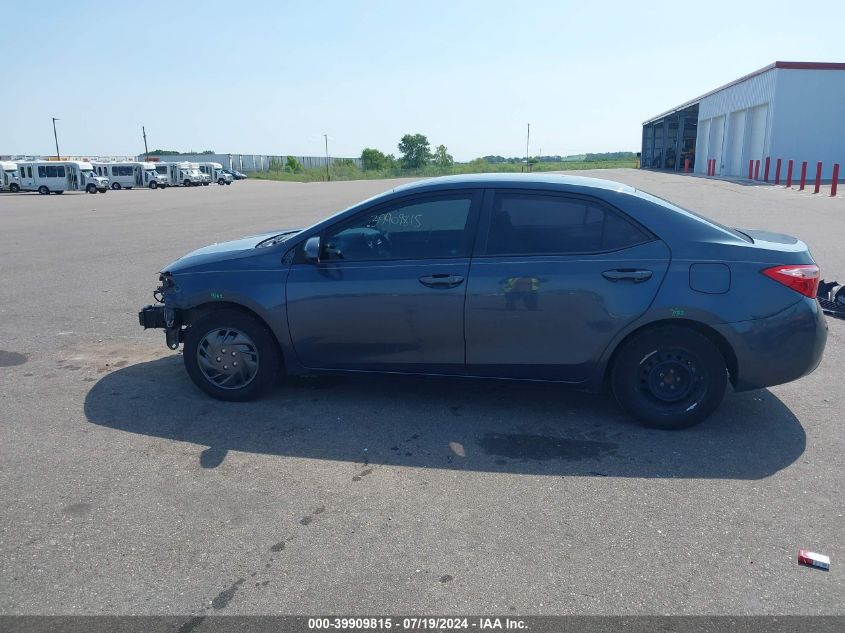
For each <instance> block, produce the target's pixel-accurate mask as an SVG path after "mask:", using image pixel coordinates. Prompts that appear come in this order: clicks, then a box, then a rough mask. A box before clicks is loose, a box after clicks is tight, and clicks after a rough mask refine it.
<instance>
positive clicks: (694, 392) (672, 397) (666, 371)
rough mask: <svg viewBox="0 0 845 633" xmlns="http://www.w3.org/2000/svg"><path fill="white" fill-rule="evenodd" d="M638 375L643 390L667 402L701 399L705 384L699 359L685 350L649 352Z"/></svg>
mask: <svg viewBox="0 0 845 633" xmlns="http://www.w3.org/2000/svg"><path fill="white" fill-rule="evenodd" d="M637 378H638V381H639V388H640V390H641V391H643V392H644V393H646V394H647V395H648V396H649V397H650V398H651V399H653V400H654V401H656V402H658V403H660V404H665V405H672V404H677V403H680V402H684V401H690V400H698V398H699V397H700V396H701V393H702V392H703V391H704V384H705V375H704V372H703V371H702V369H701V365H700V362H699V360H698V359H697V358H696V357H695V356H694V355H692V354H690V353H688V352H687V351H685V350H658V351H656V352H653V353H651V354H649V355H648V356H647V357H646V358H644V359H643V361H642V362H641V363H640V366H639V367H638V376H637Z"/></svg>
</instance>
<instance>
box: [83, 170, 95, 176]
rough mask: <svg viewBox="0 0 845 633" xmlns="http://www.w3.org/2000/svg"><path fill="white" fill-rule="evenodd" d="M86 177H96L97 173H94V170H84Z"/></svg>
mask: <svg viewBox="0 0 845 633" xmlns="http://www.w3.org/2000/svg"><path fill="white" fill-rule="evenodd" d="M82 173H83V175H84V176H85V177H86V178H94V177H95V176H96V175H97V174H95V173H94V170H93V169H92V170H91V171H84V172H82Z"/></svg>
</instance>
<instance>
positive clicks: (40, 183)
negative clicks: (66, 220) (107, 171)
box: [17, 160, 109, 195]
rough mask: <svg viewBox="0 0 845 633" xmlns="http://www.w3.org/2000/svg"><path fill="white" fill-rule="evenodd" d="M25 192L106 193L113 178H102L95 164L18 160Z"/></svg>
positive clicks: (19, 174) (22, 188)
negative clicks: (96, 170) (95, 168)
mask: <svg viewBox="0 0 845 633" xmlns="http://www.w3.org/2000/svg"><path fill="white" fill-rule="evenodd" d="M17 164H18V178H20V183H21V190H22V191H37V192H38V193H40V194H44V195H46V194H48V193H64V192H65V191H87V192H88V193H97V192H98V191H99V192H100V193H105V192H106V191H108V189H109V179H108V178H103V177H102V176H98V175H97V173H96V172H95V171H94V166H93V165H92V164H91V163H87V162H82V161H77V160H62V161H58V160H32V161H17Z"/></svg>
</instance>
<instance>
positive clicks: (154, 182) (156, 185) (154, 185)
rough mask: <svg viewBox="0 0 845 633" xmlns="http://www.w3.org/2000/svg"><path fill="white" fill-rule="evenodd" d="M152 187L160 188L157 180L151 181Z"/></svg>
mask: <svg viewBox="0 0 845 633" xmlns="http://www.w3.org/2000/svg"><path fill="white" fill-rule="evenodd" d="M150 189H158V183H157V182H156V181H155V180H153V181H150Z"/></svg>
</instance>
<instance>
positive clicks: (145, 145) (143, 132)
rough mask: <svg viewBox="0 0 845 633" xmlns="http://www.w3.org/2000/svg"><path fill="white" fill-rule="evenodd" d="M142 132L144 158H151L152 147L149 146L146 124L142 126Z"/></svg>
mask: <svg viewBox="0 0 845 633" xmlns="http://www.w3.org/2000/svg"><path fill="white" fill-rule="evenodd" d="M141 134H143V135H144V160H149V159H150V148H149V147H147V130H146V129H145V128H144V126H143V125H142V126H141Z"/></svg>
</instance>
